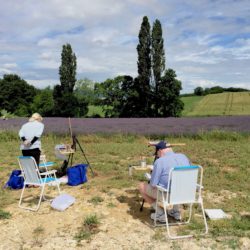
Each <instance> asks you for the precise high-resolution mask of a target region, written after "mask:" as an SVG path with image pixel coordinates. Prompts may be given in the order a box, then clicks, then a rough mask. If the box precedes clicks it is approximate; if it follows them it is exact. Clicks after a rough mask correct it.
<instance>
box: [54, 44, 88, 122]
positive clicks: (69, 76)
mask: <svg viewBox="0 0 250 250" xmlns="http://www.w3.org/2000/svg"><path fill="white" fill-rule="evenodd" d="M61 60H62V63H61V66H60V68H59V75H60V82H61V85H56V86H55V87H54V91H53V99H54V112H53V113H54V114H53V115H54V116H62V117H68V116H71V117H74V116H77V117H82V116H84V115H85V114H86V113H87V112H88V108H87V107H88V103H87V100H85V99H84V98H83V97H79V98H77V96H75V94H74V93H73V90H74V86H75V82H76V56H75V54H74V53H73V51H72V48H71V45H70V44H66V45H63V49H62V53H61Z"/></svg>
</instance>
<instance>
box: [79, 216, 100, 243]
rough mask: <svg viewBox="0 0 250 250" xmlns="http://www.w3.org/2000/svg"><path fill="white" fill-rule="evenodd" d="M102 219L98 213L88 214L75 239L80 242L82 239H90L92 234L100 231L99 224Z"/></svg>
mask: <svg viewBox="0 0 250 250" xmlns="http://www.w3.org/2000/svg"><path fill="white" fill-rule="evenodd" d="M99 224H100V221H99V219H98V217H97V216H96V214H94V215H93V214H91V215H88V216H87V217H86V218H85V219H84V222H83V225H82V227H80V228H79V231H78V233H77V234H76V235H75V237H74V239H75V240H77V242H78V244H79V243H80V241H81V240H90V239H91V236H92V235H93V234H95V233H97V232H98V225H99Z"/></svg>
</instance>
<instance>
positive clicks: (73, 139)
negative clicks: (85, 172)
mask: <svg viewBox="0 0 250 250" xmlns="http://www.w3.org/2000/svg"><path fill="white" fill-rule="evenodd" d="M72 141H73V144H72V146H71V148H72V149H73V150H74V151H75V152H76V145H78V147H79V148H80V150H81V152H82V154H83V156H84V159H85V161H86V163H87V164H88V167H89V168H90V170H91V173H92V176H94V171H93V169H92V167H91V165H90V163H89V161H88V159H87V157H86V155H85V153H84V150H83V148H82V146H81V144H80V142H79V141H78V139H77V137H76V136H75V135H72ZM73 156H74V154H70V155H69V158H68V162H70V164H71V165H72V162H73Z"/></svg>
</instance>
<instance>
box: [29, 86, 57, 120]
mask: <svg viewBox="0 0 250 250" xmlns="http://www.w3.org/2000/svg"><path fill="white" fill-rule="evenodd" d="M31 109H32V112H33V113H35V112H38V113H39V114H41V115H42V116H52V114H53V109H54V99H53V91H52V90H51V89H50V88H49V87H47V88H45V89H43V90H40V91H39V93H38V94H37V95H36V96H35V98H34V101H33V103H32V105H31Z"/></svg>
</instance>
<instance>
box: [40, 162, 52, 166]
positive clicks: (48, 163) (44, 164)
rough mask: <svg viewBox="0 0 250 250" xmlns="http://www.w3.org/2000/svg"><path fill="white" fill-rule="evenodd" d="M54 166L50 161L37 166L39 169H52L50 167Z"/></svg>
mask: <svg viewBox="0 0 250 250" xmlns="http://www.w3.org/2000/svg"><path fill="white" fill-rule="evenodd" d="M54 165H55V163H54V162H52V161H47V162H43V163H40V164H39V167H52V166H54Z"/></svg>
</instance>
